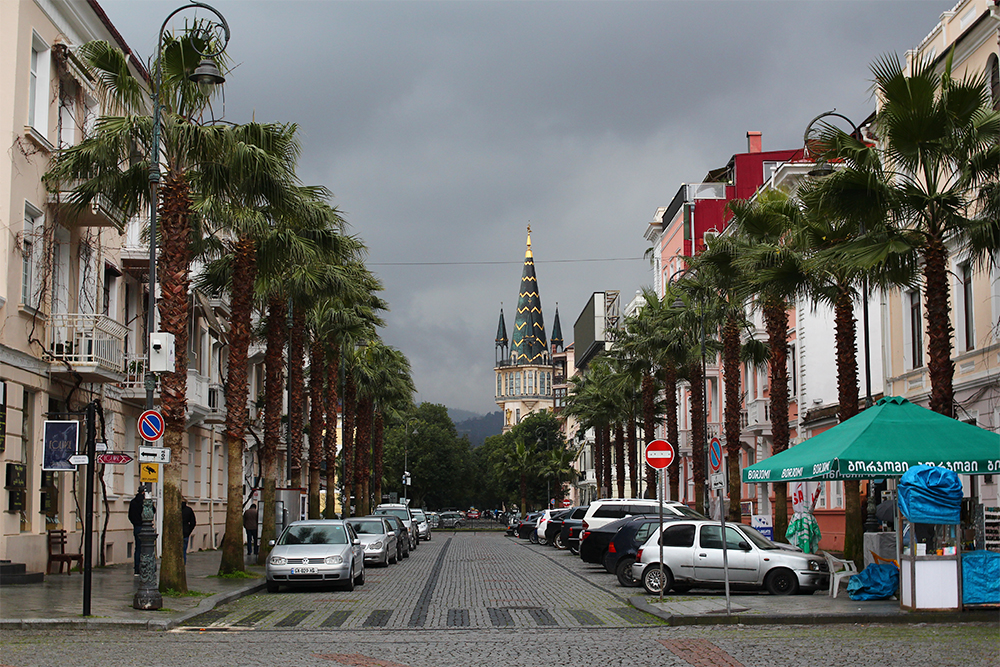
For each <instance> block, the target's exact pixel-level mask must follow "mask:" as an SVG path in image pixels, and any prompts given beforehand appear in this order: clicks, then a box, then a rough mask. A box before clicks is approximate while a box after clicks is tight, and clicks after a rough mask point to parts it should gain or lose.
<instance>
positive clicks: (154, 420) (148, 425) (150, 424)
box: [139, 410, 164, 442]
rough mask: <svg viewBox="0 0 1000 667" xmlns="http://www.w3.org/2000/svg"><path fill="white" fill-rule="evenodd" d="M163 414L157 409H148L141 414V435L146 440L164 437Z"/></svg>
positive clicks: (152, 440) (151, 440)
mask: <svg viewBox="0 0 1000 667" xmlns="http://www.w3.org/2000/svg"><path fill="white" fill-rule="evenodd" d="M163 428H164V424H163V415H161V414H160V413H159V412H158V411H156V410H146V411H145V412H143V413H142V414H141V415H139V436H140V437H141V438H142V439H143V440H145V441H146V442H156V441H157V440H159V439H160V438H162V437H163Z"/></svg>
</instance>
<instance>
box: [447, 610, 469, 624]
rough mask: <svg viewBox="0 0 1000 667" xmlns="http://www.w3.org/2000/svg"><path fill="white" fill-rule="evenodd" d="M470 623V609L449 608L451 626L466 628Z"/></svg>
mask: <svg viewBox="0 0 1000 667" xmlns="http://www.w3.org/2000/svg"><path fill="white" fill-rule="evenodd" d="M468 625H469V610H468V609H449V610H448V627H449V628H464V627H468Z"/></svg>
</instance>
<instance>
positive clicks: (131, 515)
mask: <svg viewBox="0 0 1000 667" xmlns="http://www.w3.org/2000/svg"><path fill="white" fill-rule="evenodd" d="M145 500H146V490H145V489H144V488H143V487H142V486H140V487H139V490H138V491H136V492H135V497H134V498H132V500H130V501H129V503H128V520H129V521H130V522H131V523H132V535H133V536H134V537H135V547H134V548H133V549H132V556H133V561H134V563H133V568H134V574H135V576H137V577H138V576H139V552H140V551H141V549H142V540H141V539H139V531H140V530H142V503H143V502H144V501H145Z"/></svg>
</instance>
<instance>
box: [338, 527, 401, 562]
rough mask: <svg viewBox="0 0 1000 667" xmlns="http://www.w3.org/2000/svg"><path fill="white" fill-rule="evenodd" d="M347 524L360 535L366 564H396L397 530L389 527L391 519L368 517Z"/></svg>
mask: <svg viewBox="0 0 1000 667" xmlns="http://www.w3.org/2000/svg"><path fill="white" fill-rule="evenodd" d="M347 524H348V525H349V526H350V527H351V528H353V529H354V532H355V533H357V534H358V539H360V540H361V546H362V547H364V553H365V562H366V563H369V562H371V563H375V564H376V565H382V566H388V565H389V563H395V562H396V559H397V557H396V553H397V549H396V530H395V529H394V528H393V527H392V526H390V525H389V519H387V518H386V517H382V516H367V517H363V518H358V519H348V520H347Z"/></svg>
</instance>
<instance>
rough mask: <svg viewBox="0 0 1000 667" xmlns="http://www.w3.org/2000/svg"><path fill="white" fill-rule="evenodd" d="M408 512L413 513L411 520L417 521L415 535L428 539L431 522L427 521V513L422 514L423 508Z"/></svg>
mask: <svg viewBox="0 0 1000 667" xmlns="http://www.w3.org/2000/svg"><path fill="white" fill-rule="evenodd" d="M410 513H411V514H412V515H413V520H414V521H416V522H417V537H419V538H420V539H422V540H427V541H430V539H431V524H430V523H429V522H428V521H427V515H426V514H424V511H423V510H410Z"/></svg>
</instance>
